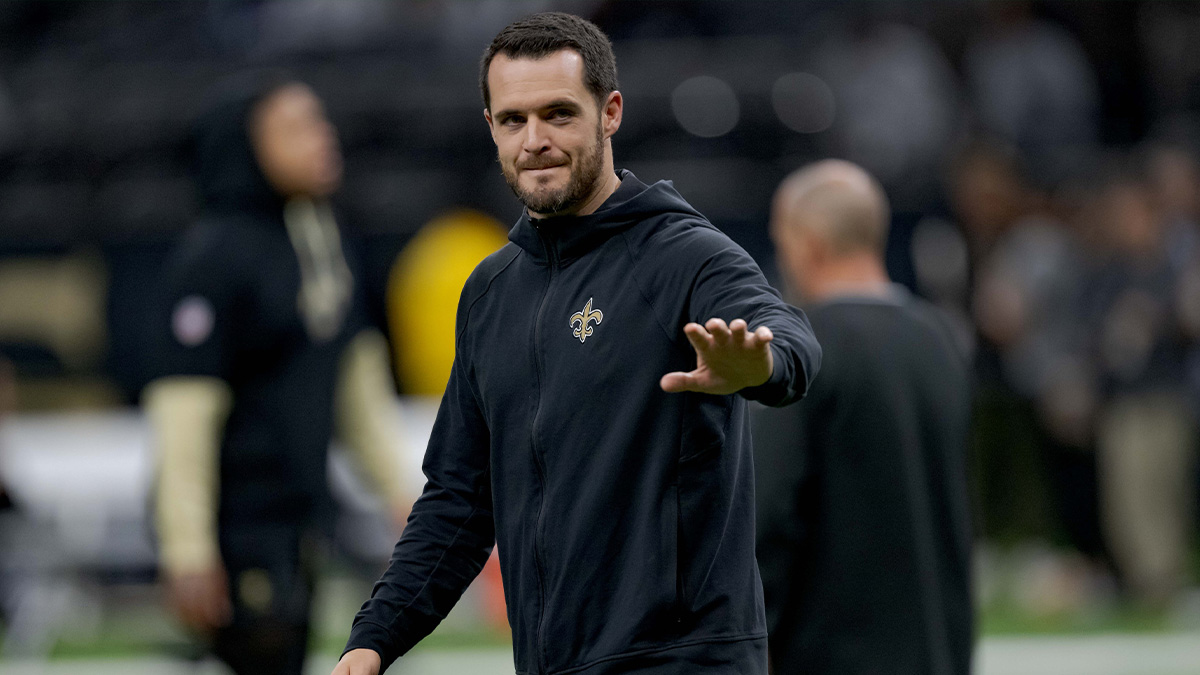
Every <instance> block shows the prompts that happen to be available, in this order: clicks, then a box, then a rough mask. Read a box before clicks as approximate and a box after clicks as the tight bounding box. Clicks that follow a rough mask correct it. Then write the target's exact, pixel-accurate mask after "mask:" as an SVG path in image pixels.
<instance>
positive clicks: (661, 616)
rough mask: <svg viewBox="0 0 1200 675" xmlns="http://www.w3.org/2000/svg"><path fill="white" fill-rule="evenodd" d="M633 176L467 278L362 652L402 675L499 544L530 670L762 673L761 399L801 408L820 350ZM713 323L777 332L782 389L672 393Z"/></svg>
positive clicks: (658, 192) (685, 216)
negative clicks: (591, 206)
mask: <svg viewBox="0 0 1200 675" xmlns="http://www.w3.org/2000/svg"><path fill="white" fill-rule="evenodd" d="M621 177H622V183H621V186H620V188H619V189H618V190H617V191H616V192H615V193H614V194H613V195H612V196H611V197H610V198H609V199H608V200H607V201H606V202H605V203H604V205H603V206H602V207H601V208H600V209H599V210H598V211H596V212H595V213H593V214H591V215H587V216H580V217H559V218H550V219H545V220H538V221H533V220H530V218H529V217H528V216H527V215H526V216H523V217H522V218H521V220H519V221H518V222H517V224H516V226H515V227H513V229H512V232H511V233H510V234H509V238H510V239H511V242H510V243H509V244H508V245H506V246H505V247H504V248H502V249H501V250H499V251H497V252H496V253H495V254H493V255H492V256H490V257H488V258H487V259H486V260H484V261H483V262H482V263H481V264H480V265H479V267H478V268H476V270H475V272H474V273H473V274H472V275H471V278H470V279H469V280H468V281H467V284H466V286H465V288H464V289H463V293H462V297H461V299H460V301H459V306H458V321H457V329H456V332H455V340H456V356H455V361H454V366H453V369H452V372H451V375H450V382H449V384H448V386H447V389H446V394H445V396H444V398H443V399H442V404H441V408H440V410H439V412H438V417H437V422H436V424H435V425H434V429H433V435H432V438H431V439H430V441H429V447H428V450H427V451H426V455H425V464H424V471H425V475H426V476H427V477H428V482H427V483H426V486H425V491H424V493H423V494H422V495H421V497H420V499H418V500H417V502H416V505H415V506H414V507H413V511H412V516H411V517H410V519H409V522H408V526H407V528H406V529H405V531H404V535H403V536H402V537H401V539H400V542H399V543H398V544H397V545H396V549H395V552H394V554H393V556H392V562H391V565H390V567H389V568H388V570H387V572H385V573H384V575H383V577H382V579H380V581H379V583H377V584H376V586H375V590H374V592H373V593H372V597H371V599H370V600H368V601H367V603H366V604H365V605H363V608H362V611H360V612H359V614H358V616H357V618H356V619H355V622H354V628H353V632H352V634H351V637H350V641H349V645H348V648H347V649H348V650H349V649H355V648H360V647H366V648H371V649H374V650H376V651H378V652H379V653H380V654H381V655H382V657H383V662H384V667H385V668H386V667H387V665H388V664H390V663H391V662H392V661H394V660H395V659H396V658H398V657H399V656H401V655H402V654H404V653H405V652H406V651H408V650H409V649H410V648H411V647H412V646H413V645H414V644H416V643H417V642H418V641H419V640H420V639H421V638H423V637H424V636H425V635H427V634H428V633H429V632H430V631H432V630H433V628H434V627H435V626H436V625H437V624H438V622H439V621H440V620H441V619H442V618H443V617H445V615H446V613H447V612H449V611H450V608H451V607H452V606H453V605H454V603H455V602H456V601H457V600H458V598H459V596H460V595H461V594H462V592H463V591H464V590H465V589H466V587H467V585H468V584H469V583H470V582H471V580H472V579H473V578H474V577H475V576H476V574H478V572H479V570H480V569H481V568H482V566H483V563H484V561H485V560H486V559H487V557H488V554H489V552H490V550H491V548H492V545H493V543H495V544H496V545H497V546H499V552H500V566H501V570H502V573H503V577H504V590H505V597H506V598H507V601H508V618H509V623H510V624H511V625H512V631H513V650H514V657H515V661H516V669H517V672H518V673H522V674H532V673H538V674H549V673H587V674H588V675H595V674H598V673H606V674H607V673H624V672H632V671H636V672H639V673H664V674H665V673H679V674H683V673H696V672H704V671H706V670H707V671H708V672H722V673H725V672H736V673H766V628H765V620H764V614H763V600H762V587H761V582H760V581H759V576H758V567H757V564H756V563H755V558H754V479H753V470H752V462H751V455H750V432H749V426H748V424H747V416H746V402H745V399H746V398H749V399H754V400H759V401H762V402H764V403H767V404H770V405H784V404H787V403H790V402H792V401H795V400H797V399H798V398H800V397H801V396H802V395H803V394H804V392H805V390H806V389H807V386H808V383H809V382H810V381H811V379H812V377H813V375H814V374H815V373H816V371H817V367H818V365H819V361H820V348H819V347H818V345H817V342H816V340H815V339H814V338H813V334H812V331H811V328H810V327H809V325H808V321H807V320H806V319H805V318H804V316H803V314H802V313H801V312H800V311H799V310H797V309H795V308H793V307H791V306H789V305H787V304H785V303H784V302H783V301H782V300H780V298H779V294H778V293H777V292H776V291H775V290H774V289H772V288H771V287H770V286H769V285H768V284H767V282H766V280H765V279H764V278H763V275H762V273H761V272H760V271H759V269H758V267H757V266H756V265H755V264H754V261H753V260H751V258H750V257H749V256H748V255H747V254H746V253H745V252H744V251H743V250H742V249H741V248H739V247H738V246H737V245H736V244H734V243H733V242H732V241H730V240H729V239H728V238H727V237H726V236H725V235H724V234H722V233H721V232H720V231H718V230H717V229H716V228H714V227H713V226H712V225H711V224H709V222H708V221H707V220H706V219H705V218H704V217H703V216H701V215H700V214H699V213H697V212H696V211H695V210H694V209H693V208H692V207H691V206H690V205H689V204H688V203H687V202H685V201H684V200H683V198H682V197H680V196H679V193H677V192H676V191H675V189H674V188H673V187H672V186H671V184H670V183H666V182H660V183H656V184H654V185H652V186H646V185H645V184H643V183H641V182H640V181H638V179H637V178H636V177H634V176H633V175H632V174H631V173H629V172H622V174H621ZM712 317H720V318H722V319H724V320H726V321H731V320H733V319H735V318H743V319H746V320H747V322H748V323H749V324H750V326H751V327H752V328H755V327H758V326H761V325H765V326H768V327H769V328H770V329H771V330H772V331H773V332H774V334H775V340H774V342H773V343H772V349H773V351H774V362H775V371H774V374H773V375H772V376H771V378H770V380H769V381H768V382H767V383H765V384H763V385H761V386H758V387H754V388H752V389H745V390H743V391H742V392H740V393H741V396H740V397H739V396H737V395H730V396H713V395H707V394H694V393H686V394H668V393H666V392H664V391H662V389H661V388H660V387H659V379H660V378H661V377H662V375H663V374H665V373H667V372H671V371H678V370H682V371H688V370H691V369H693V368H694V367H695V364H696V354H695V351H694V350H693V348H692V347H691V345H690V344H689V342H688V341H687V338H686V336H685V335H684V333H683V326H684V325H685V324H687V323H688V322H690V321H695V322H701V323H702V322H704V321H706V320H708V319H710V318H712Z"/></svg>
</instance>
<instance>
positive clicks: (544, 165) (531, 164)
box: [516, 157, 567, 170]
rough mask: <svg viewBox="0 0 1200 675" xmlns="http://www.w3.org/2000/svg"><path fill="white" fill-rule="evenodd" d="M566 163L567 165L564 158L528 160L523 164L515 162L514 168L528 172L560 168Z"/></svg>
mask: <svg viewBox="0 0 1200 675" xmlns="http://www.w3.org/2000/svg"><path fill="white" fill-rule="evenodd" d="M566 163H567V160H566V158H565V157H559V158H555V159H535V160H529V161H525V162H517V163H516V166H517V168H518V169H526V170H528V169H548V168H550V167H552V166H561V165H563V164H566Z"/></svg>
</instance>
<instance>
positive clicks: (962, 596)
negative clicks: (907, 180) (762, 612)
mask: <svg viewBox="0 0 1200 675" xmlns="http://www.w3.org/2000/svg"><path fill="white" fill-rule="evenodd" d="M888 211H889V208H888V203H887V200H886V197H885V195H884V192H883V188H882V187H881V186H880V185H879V183H878V182H877V181H876V180H875V179H874V178H872V177H871V176H870V175H869V174H867V173H866V172H865V171H863V170H862V169H861V168H859V167H858V166H856V165H854V164H851V163H849V162H844V161H840V160H827V161H823V162H819V163H817V164H813V165H810V166H808V167H805V168H802V169H800V170H799V171H797V172H795V173H793V174H792V175H791V176H789V177H788V178H787V179H785V181H784V182H783V183H782V185H781V186H780V188H779V190H778V192H777V193H776V196H775V202H774V208H773V209H772V216H771V235H772V239H773V240H774V241H775V244H776V250H777V252H778V253H777V254H778V258H779V264H780V268H781V270H783V271H784V272H785V275H786V279H787V280H788V282H789V286H791V287H792V288H794V289H795V290H797V291H799V292H800V294H801V295H802V297H803V299H804V300H805V301H806V302H807V303H809V304H808V312H809V316H810V317H811V321H812V325H813V331H814V332H815V334H816V335H817V338H818V340H820V341H821V344H822V345H823V346H824V358H823V363H822V369H821V376H820V377H819V378H817V379H816V381H815V382H814V383H813V385H812V388H811V390H810V392H809V400H807V401H805V403H804V405H802V406H792V407H790V408H785V409H776V410H772V409H766V408H761V409H760V408H756V409H755V411H754V413H755V414H754V417H753V422H754V424H753V431H754V440H755V463H756V474H757V479H758V483H757V485H756V490H757V501H758V560H759V565H760V566H761V569H762V581H763V590H764V596H765V599H766V607H767V621H768V629H769V631H770V636H769V638H768V648H769V650H770V654H771V659H772V666H773V672H774V673H775V674H776V675H786V674H789V673H846V674H852V673H864V674H865V673H883V672H886V673H913V674H916V673H922V674H924V673H936V674H939V675H941V674H945V675H950V674H952V673H954V674H957V673H966V672H969V670H970V665H971V651H972V643H973V640H974V635H973V612H972V601H971V546H972V534H971V525H970V513H969V511H970V507H969V500H968V496H967V466H966V462H967V434H968V428H969V423H970V409H971V392H970V382H969V375H968V364H967V359H966V355H965V354H963V353H962V352H961V350H960V348H959V347H958V345H957V343H956V342H955V339H954V337H953V333H952V330H951V326H950V324H949V322H948V321H947V319H946V317H944V316H943V315H941V313H940V312H939V311H938V310H937V309H935V308H934V307H933V306H932V305H930V304H929V303H927V302H925V301H923V300H920V299H918V298H916V297H915V296H913V295H912V294H910V293H909V292H908V291H907V290H905V289H904V288H903V287H902V286H899V285H897V284H893V283H892V282H891V281H890V279H889V278H888V275H887V272H886V270H885V268H884V264H883V251H884V246H885V240H886V238H887V230H888Z"/></svg>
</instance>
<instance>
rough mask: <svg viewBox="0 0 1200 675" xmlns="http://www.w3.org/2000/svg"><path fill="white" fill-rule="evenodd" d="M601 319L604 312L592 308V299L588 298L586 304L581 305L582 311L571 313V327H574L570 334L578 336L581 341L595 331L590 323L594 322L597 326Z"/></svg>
mask: <svg viewBox="0 0 1200 675" xmlns="http://www.w3.org/2000/svg"><path fill="white" fill-rule="evenodd" d="M602 321H604V312H601V311H600V310H598V309H592V299H591V298H588V301H587V304H586V305H584V306H583V311H582V312H575V313H574V314H572V315H571V328H574V329H575V330H574V331H572V334H573V335H574V336H575V337H577V338H579V341H580V342H583V341H585V340H587V339H588V338H590V337H591V336H592V333H594V332H595V330H594V329H593V328H592V326H591V324H592V323H595V324H596V325H597V326H599V325H600V323H601V322H602Z"/></svg>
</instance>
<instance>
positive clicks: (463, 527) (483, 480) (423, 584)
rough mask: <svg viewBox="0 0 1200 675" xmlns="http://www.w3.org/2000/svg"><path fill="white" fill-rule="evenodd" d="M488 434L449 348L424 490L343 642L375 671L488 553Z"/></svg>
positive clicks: (445, 607)
mask: <svg viewBox="0 0 1200 675" xmlns="http://www.w3.org/2000/svg"><path fill="white" fill-rule="evenodd" d="M461 313H462V308H461V306H460V316H461ZM460 323H461V322H460ZM460 334H461V325H460ZM460 346H461V343H460ZM489 438H490V436H489V432H488V428H487V424H486V422H485V420H484V417H483V413H482V411H481V409H480V407H479V404H478V400H477V398H476V393H475V389H474V386H473V384H472V382H471V377H470V369H469V366H468V365H467V364H466V362H465V359H464V357H463V354H462V349H456V354H455V358H454V363H453V365H452V367H451V371H450V381H449V383H448V384H447V386H446V393H445V395H444V396H443V397H442V403H441V407H440V408H439V409H438V414H437V421H436V422H435V423H434V426H433V433H432V435H431V436H430V439H429V446H428V448H427V449H426V451H425V462H424V465H423V470H424V473H425V476H426V478H427V482H426V483H425V488H424V491H423V492H422V494H421V496H420V498H419V499H417V502H416V504H414V505H413V508H412V513H411V515H410V516H409V518H408V524H407V525H406V527H405V528H404V534H403V535H402V536H401V537H400V541H399V543H397V544H396V548H395V550H394V551H393V552H392V559H391V562H390V564H389V565H388V568H387V571H385V572H384V573H383V576H382V577H381V578H380V579H379V581H378V582H377V583H376V584H375V588H374V590H373V591H372V592H371V598H370V599H369V600H367V602H366V603H365V604H364V605H363V606H362V609H361V610H360V611H359V612H358V615H357V616H356V617H355V619H354V625H353V628H352V629H351V632H350V640H349V642H348V644H347V645H346V650H345V651H350V650H352V649H360V648H366V649H373V650H375V651H376V652H378V653H379V655H380V657H381V658H382V660H383V668H382V669H381V670H380V672H383V671H384V670H386V669H387V667H388V666H389V665H390V664H391V663H392V662H394V661H395V660H396V659H398V658H399V657H400V656H402V655H404V654H405V653H406V652H407V651H408V650H409V649H411V648H412V647H413V646H414V645H415V644H416V643H417V642H419V641H420V640H421V639H422V638H424V637H425V636H426V635H428V634H429V633H430V632H432V631H433V629H434V628H435V627H436V626H437V625H438V623H440V622H441V620H442V619H443V618H445V616H446V614H448V613H449V612H450V609H451V608H452V607H453V606H454V605H455V603H457V602H458V599H459V597H461V596H462V594H463V591H465V590H466V588H467V586H468V585H469V584H470V583H471V581H472V580H473V579H474V578H475V577H476V576H477V575H478V574H479V572H480V570H482V569H483V565H484V563H485V562H486V561H487V559H488V556H489V555H490V554H491V551H492V547H493V545H494V544H495V539H496V532H495V523H494V521H493V519H492V493H491V471H490V464H489V461H490V460H489Z"/></svg>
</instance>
